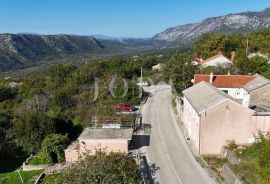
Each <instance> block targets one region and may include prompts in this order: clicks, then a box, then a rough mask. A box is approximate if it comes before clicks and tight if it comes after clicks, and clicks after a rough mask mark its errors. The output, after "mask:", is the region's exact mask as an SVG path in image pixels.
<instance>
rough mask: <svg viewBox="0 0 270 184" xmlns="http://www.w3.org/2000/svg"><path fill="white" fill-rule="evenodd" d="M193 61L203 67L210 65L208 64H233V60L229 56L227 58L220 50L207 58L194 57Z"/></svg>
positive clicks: (223, 65) (222, 65) (216, 65)
mask: <svg viewBox="0 0 270 184" xmlns="http://www.w3.org/2000/svg"><path fill="white" fill-rule="evenodd" d="M193 63H194V64H195V65H201V66H202V67H208V66H215V67H218V66H221V67H226V66H228V65H230V64H232V61H231V60H230V59H229V58H227V57H226V56H225V55H223V53H221V52H220V53H218V54H216V55H214V56H212V57H210V58H208V59H205V60H203V59H199V58H196V59H194V61H193Z"/></svg>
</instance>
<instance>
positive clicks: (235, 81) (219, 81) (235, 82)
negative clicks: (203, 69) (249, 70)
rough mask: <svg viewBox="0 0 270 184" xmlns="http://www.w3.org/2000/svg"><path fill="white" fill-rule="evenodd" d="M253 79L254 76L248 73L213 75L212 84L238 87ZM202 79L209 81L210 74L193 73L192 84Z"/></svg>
mask: <svg viewBox="0 0 270 184" xmlns="http://www.w3.org/2000/svg"><path fill="white" fill-rule="evenodd" d="M253 79H255V77H254V76H250V75H214V77H213V83H212V85H213V86H215V87H223V88H240V87H243V86H244V85H245V84H246V83H248V82H250V81H252V80H253ZM202 81H205V82H208V83H209V81H210V75H204V74H195V76H194V84H198V83H200V82H202Z"/></svg>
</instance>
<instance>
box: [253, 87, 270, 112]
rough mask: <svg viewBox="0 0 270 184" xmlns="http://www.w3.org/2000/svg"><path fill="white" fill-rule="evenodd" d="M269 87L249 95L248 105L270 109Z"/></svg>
mask: <svg viewBox="0 0 270 184" xmlns="http://www.w3.org/2000/svg"><path fill="white" fill-rule="evenodd" d="M269 94H270V85H267V86H264V87H262V88H260V89H257V90H255V91H253V92H251V93H250V104H251V105H252V104H256V105H261V106H267V107H270V95H269Z"/></svg>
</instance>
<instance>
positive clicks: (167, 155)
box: [156, 105, 183, 184]
mask: <svg viewBox="0 0 270 184" xmlns="http://www.w3.org/2000/svg"><path fill="white" fill-rule="evenodd" d="M158 114H159V110H158V105H157V108H156V118H157V123H158V130H159V133H160V137H161V142H162V145H163V149H164V151H165V153H166V157H167V159H168V161H169V163H170V165H171V166H172V169H173V172H174V174H175V176H176V177H177V179H178V181H179V183H180V184H183V182H182V181H181V179H180V177H179V176H178V175H177V172H176V170H175V167H174V166H173V163H172V161H171V158H170V156H169V154H168V151H167V146H166V142H165V141H164V138H163V134H162V131H161V128H160V121H159V118H158Z"/></svg>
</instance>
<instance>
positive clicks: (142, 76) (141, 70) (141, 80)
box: [141, 67, 143, 85]
mask: <svg viewBox="0 0 270 184" xmlns="http://www.w3.org/2000/svg"><path fill="white" fill-rule="evenodd" d="M142 81H143V73H142V67H141V85H142Z"/></svg>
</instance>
